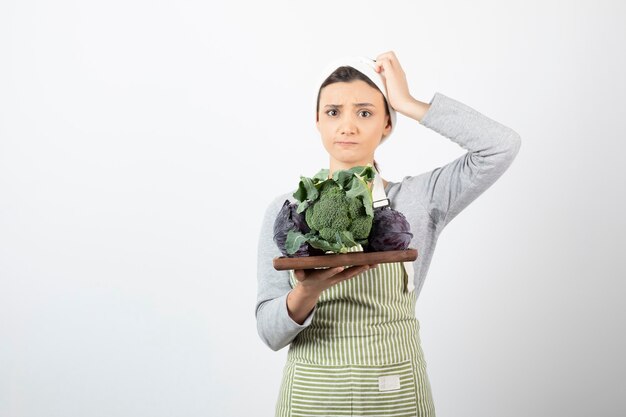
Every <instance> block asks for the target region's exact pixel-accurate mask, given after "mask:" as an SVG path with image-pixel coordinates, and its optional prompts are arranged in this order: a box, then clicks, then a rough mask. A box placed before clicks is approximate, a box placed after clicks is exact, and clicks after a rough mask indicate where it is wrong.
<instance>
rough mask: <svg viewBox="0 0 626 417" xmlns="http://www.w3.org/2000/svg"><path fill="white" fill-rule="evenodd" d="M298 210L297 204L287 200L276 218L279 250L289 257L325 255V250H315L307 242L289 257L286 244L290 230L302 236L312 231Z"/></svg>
mask: <svg viewBox="0 0 626 417" xmlns="http://www.w3.org/2000/svg"><path fill="white" fill-rule="evenodd" d="M297 209H298V203H297V202H295V203H290V202H289V200H285V202H284V203H283V206H282V208H281V209H280V211H279V212H278V215H277V216H276V220H274V242H275V243H276V245H277V246H278V249H280V252H281V253H282V254H283V255H284V256H289V257H299V256H317V255H324V253H325V252H324V251H323V250H320V249H316V248H313V247H312V246H311V245H309V244H308V243H307V242H304V243H303V244H302V245H300V248H298V250H297V251H296V252H295V253H294V254H292V255H289V254H288V253H287V250H286V248H285V242H286V241H287V233H288V232H289V231H290V230H294V231H298V232H301V233H302V234H306V233H308V232H310V231H311V228H310V227H309V226H308V225H307V223H306V220H305V218H304V212H303V213H298V211H297Z"/></svg>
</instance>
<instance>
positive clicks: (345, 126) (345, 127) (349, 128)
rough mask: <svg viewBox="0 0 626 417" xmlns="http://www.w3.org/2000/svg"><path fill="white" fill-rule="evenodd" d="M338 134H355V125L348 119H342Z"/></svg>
mask: <svg viewBox="0 0 626 417" xmlns="http://www.w3.org/2000/svg"><path fill="white" fill-rule="evenodd" d="M339 132H341V133H343V134H346V135H349V134H352V133H355V132H356V124H355V123H354V122H353V121H352V119H350V118H347V119H344V120H343V121H342V123H341V125H339Z"/></svg>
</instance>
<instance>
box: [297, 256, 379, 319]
mask: <svg viewBox="0 0 626 417" xmlns="http://www.w3.org/2000/svg"><path fill="white" fill-rule="evenodd" d="M376 266H378V264H371V265H360V266H351V267H348V268H344V267H341V266H340V267H337V268H327V269H294V271H293V272H294V275H295V277H296V279H297V280H298V285H296V286H295V288H294V289H292V290H291V291H290V292H289V294H288V295H287V311H288V312H289V316H290V317H291V318H292V320H293V321H295V322H296V323H298V324H303V323H304V321H305V320H306V318H307V317H308V316H309V314H311V311H312V310H313V308H314V307H315V304H317V299H318V298H319V297H320V294H321V293H322V291H324V290H325V289H327V288H329V287H332V286H333V285H335V284H338V283H340V282H341V281H345V280H347V279H350V278H352V277H354V276H356V275H358V274H360V273H361V272H365V271H367V270H368V269H370V268H375V267H376Z"/></svg>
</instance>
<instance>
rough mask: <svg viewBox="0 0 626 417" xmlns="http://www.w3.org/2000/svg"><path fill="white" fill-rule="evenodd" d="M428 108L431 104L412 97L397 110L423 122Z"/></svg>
mask: <svg viewBox="0 0 626 417" xmlns="http://www.w3.org/2000/svg"><path fill="white" fill-rule="evenodd" d="M428 109H430V104H428V103H424V102H422V101H419V100H416V99H414V98H413V97H411V98H410V99H409V100H408V101H406V102H405V103H404V104H403V105H402V106H398V108H397V109H396V111H397V112H399V113H402V114H404V115H405V116H407V117H410V118H411V119H415V120H417V121H418V122H421V121H422V119H423V118H424V115H425V114H426V112H427V111H428Z"/></svg>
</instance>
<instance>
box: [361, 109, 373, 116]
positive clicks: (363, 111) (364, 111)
mask: <svg viewBox="0 0 626 417" xmlns="http://www.w3.org/2000/svg"><path fill="white" fill-rule="evenodd" d="M359 113H361V114H362V113H367V114H370V115H371V114H372V113H370V112H368V111H367V110H362V111H360V112H359ZM366 117H368V116H366Z"/></svg>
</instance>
